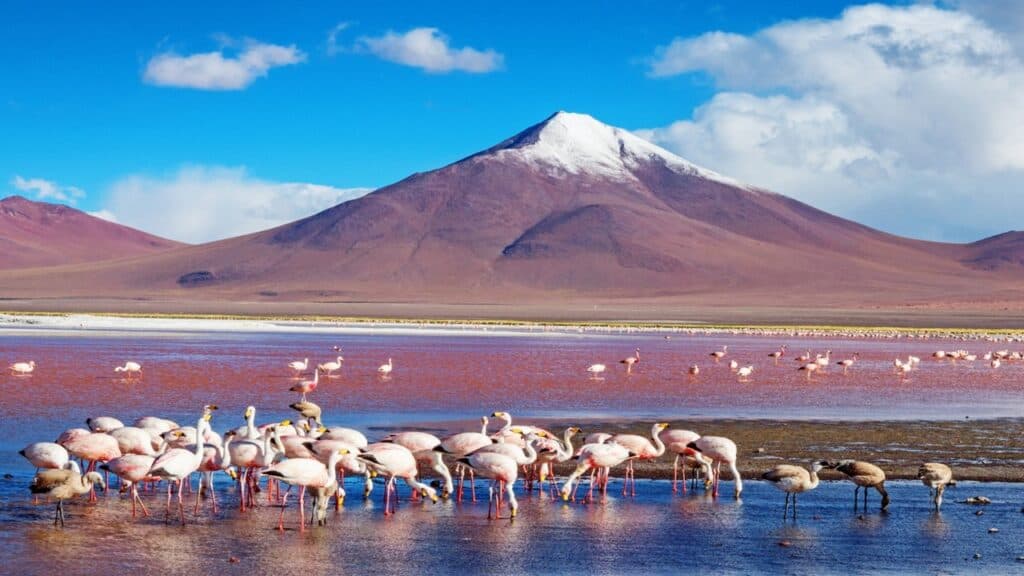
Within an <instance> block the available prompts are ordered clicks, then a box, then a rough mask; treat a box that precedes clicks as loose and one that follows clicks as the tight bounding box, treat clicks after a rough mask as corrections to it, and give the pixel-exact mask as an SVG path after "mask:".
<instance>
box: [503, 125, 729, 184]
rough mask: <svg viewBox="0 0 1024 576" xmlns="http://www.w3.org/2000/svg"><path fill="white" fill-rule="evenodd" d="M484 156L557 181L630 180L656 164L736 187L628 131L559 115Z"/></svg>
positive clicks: (717, 175)
mask: <svg viewBox="0 0 1024 576" xmlns="http://www.w3.org/2000/svg"><path fill="white" fill-rule="evenodd" d="M484 154H493V155H495V156H496V157H498V158H501V159H508V158H516V159H520V160H522V161H525V162H528V163H530V164H534V165H537V166H538V167H542V168H544V169H545V171H546V172H549V173H552V174H556V175H557V174H565V173H568V174H574V175H587V176H595V177H598V176H600V177H610V178H613V179H616V180H623V179H634V178H635V176H634V175H633V171H634V170H635V169H637V168H639V167H640V165H641V164H643V163H647V162H659V163H662V164H664V165H665V166H666V167H668V168H669V169H671V170H673V171H675V172H678V173H680V174H687V175H693V176H700V177H703V178H708V179H710V180H716V181H719V182H724V183H727V184H730V185H734V186H736V185H740V184H739V183H738V182H736V181H735V180H732V179H730V178H727V177H725V176H722V175H720V174H717V173H716V172H713V171H711V170H707V169H705V168H702V167H700V166H697V165H696V164H693V163H691V162H689V161H687V160H684V159H683V158H680V157H679V156H676V155H675V154H673V153H671V152H669V151H668V150H665V149H664V148H662V147H660V146H657V145H655V144H652V143H651V142H648V141H647V140H644V139H643V138H640V137H639V136H636V135H635V134H633V133H631V132H629V131H628V130H623V129H622V128H616V127H614V126H609V125H607V124H604V123H602V122H600V121H598V120H597V119H596V118H594V117H593V116H590V115H588V114H578V113H574V112H558V113H556V114H554V115H552V116H550V117H549V118H548V119H546V120H544V121H543V122H541V123H540V124H537V125H535V126H532V127H530V128H528V129H526V130H525V131H523V132H521V133H519V134H517V135H515V136H513V137H512V138H509V139H508V140H506V141H504V142H502V143H501V144H498V145H497V146H495V147H494V148H491V149H490V150H488V151H486V152H485V153H484Z"/></svg>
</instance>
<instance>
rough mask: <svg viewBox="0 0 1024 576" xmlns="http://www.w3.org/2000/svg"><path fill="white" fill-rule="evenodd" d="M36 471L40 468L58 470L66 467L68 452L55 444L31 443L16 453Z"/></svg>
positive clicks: (68, 458) (68, 457)
mask: <svg viewBox="0 0 1024 576" xmlns="http://www.w3.org/2000/svg"><path fill="white" fill-rule="evenodd" d="M18 454H21V455H22V456H24V457H25V459H26V460H28V461H29V462H30V463H31V464H32V465H33V466H35V467H36V470H37V471H38V470H39V469H40V468H46V469H53V470H59V469H61V468H64V467H65V466H67V464H68V461H69V460H70V456H69V455H68V451H67V450H66V449H65V448H64V447H63V446H61V445H60V444H57V443H56V442H33V443H32V444H29V445H28V446H25V447H24V448H22V449H21V450H19V451H18Z"/></svg>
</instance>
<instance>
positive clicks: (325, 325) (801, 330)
mask: <svg viewBox="0 0 1024 576" xmlns="http://www.w3.org/2000/svg"><path fill="white" fill-rule="evenodd" d="M11 330H18V331H21V332H24V331H29V330H35V331H40V332H65V333H68V332H83V333H84V332H92V333H95V332H97V331H102V332H236V333H243V332H247V333H270V332H273V333H307V334H315V333H323V334H361V333H362V334H365V333H375V334H396V335H397V334H402V335H412V334H421V335H460V334H473V335H481V336H487V335H490V336H516V335H519V336H521V335H530V336H543V335H552V336H562V337H565V336H573V335H587V334H597V335H601V334H616V335H618V334H629V333H650V334H661V335H664V336H666V337H668V338H671V337H672V335H688V334H693V335H709V334H724V335H737V336H744V335H754V336H766V335H775V336H782V337H811V338H813V337H842V338H848V339H857V338H873V339H954V340H975V341H976V340H986V339H987V340H1000V341H1008V340H1016V341H1022V340H1024V330H1011V329H986V328H905V327H894V326H876V327H869V326H860V327H858V326H823V325H770V326H769V325H763V326H745V325H729V324H704V323H700V322H689V323H687V322H625V321H614V322H611V321H609V322H602V321H570V320H564V321H557V322H554V321H552V322H547V321H528V320H507V319H506V320H471V319H461V320H460V319H444V318H402V319H388V318H377V317H328V316H309V317H294V316H272V315H267V316H230V315H214V314H209V315H207V314H196V315H186V314H156V313H153V314H122V313H113V312H111V313H93V314H83V313H63V312H11V311H7V312H0V333H2V332H3V331H11Z"/></svg>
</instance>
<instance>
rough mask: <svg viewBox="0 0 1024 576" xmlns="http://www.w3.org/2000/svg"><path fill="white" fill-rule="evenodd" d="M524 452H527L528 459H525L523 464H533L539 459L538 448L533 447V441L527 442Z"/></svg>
mask: <svg viewBox="0 0 1024 576" xmlns="http://www.w3.org/2000/svg"><path fill="white" fill-rule="evenodd" d="M523 453H525V454H526V460H524V461H523V462H522V464H533V463H534V462H536V461H537V449H536V448H534V447H533V442H531V441H527V442H526V446H525V447H524V448H523Z"/></svg>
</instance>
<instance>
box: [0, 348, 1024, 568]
mask: <svg viewBox="0 0 1024 576" xmlns="http://www.w3.org/2000/svg"><path fill="white" fill-rule="evenodd" d="M726 344H727V345H728V346H729V355H728V356H727V357H726V360H725V361H723V362H722V363H719V364H716V363H714V362H713V361H711V359H710V358H709V357H708V354H709V353H710V352H711V351H713V350H717V349H720V348H721V347H722V346H723V345H726ZM781 344H788V346H789V353H788V355H787V357H784V358H783V359H782V360H780V361H779V363H778V365H776V364H774V363H773V362H772V361H771V360H770V359H769V358H767V354H768V353H769V352H772V351H774V350H776V349H777V348H778V347H779V345H781ZM332 346H340V347H341V348H342V350H343V352H342V354H343V355H344V357H345V363H344V367H343V368H342V369H341V370H340V371H339V373H338V375H337V377H334V378H321V382H320V387H319V389H318V390H317V391H316V392H314V393H313V394H312V395H311V399H313V400H314V401H316V402H317V403H319V404H320V405H321V406H322V407H323V408H324V413H325V417H324V419H325V422H326V423H327V424H328V425H330V424H336V425H346V426H352V427H355V428H360V429H362V430H364V431H365V432H366V433H367V436H368V437H370V439H371V441H372V440H373V439H374V438H376V437H379V436H382V435H383V434H384V433H385V431H388V430H392V429H396V428H401V427H403V426H410V425H417V426H427V427H430V426H431V423H438V426H440V423H445V424H444V425H445V426H446V427H449V428H450V427H452V426H455V427H461V428H463V429H467V430H470V429H478V424H477V419H478V418H479V417H480V416H481V415H484V414H489V413H490V412H492V411H494V410H506V411H509V412H511V413H512V414H513V415H514V416H515V417H516V418H517V419H523V418H525V419H529V418H530V417H536V418H540V417H544V418H551V419H556V420H560V421H564V423H565V424H566V425H568V424H572V423H575V422H576V421H577V420H581V419H593V418H621V419H629V420H644V421H647V420H651V421H653V420H654V419H658V420H674V421H678V420H683V421H686V420H688V419H693V420H695V421H699V420H700V419H705V418H713V417H734V418H747V417H749V418H779V419H793V418H796V419H820V420H829V419H869V420H890V419H925V420H928V419H932V420H948V419H963V418H964V417H965V416H966V417H970V418H992V417H1015V416H1019V415H1020V414H1019V410H1020V407H1021V406H1022V405H1024V386H1021V385H1020V382H1021V381H1022V380H1024V378H1022V377H1024V372H1022V369H1024V366H1022V365H1021V364H1013V363H1009V364H1004V366H1003V367H1001V368H1000V369H999V370H992V369H991V368H990V367H989V366H988V363H987V362H982V361H980V360H979V361H977V362H974V363H968V362H960V363H955V364H954V363H951V362H948V361H934V360H931V359H930V358H927V356H929V355H930V354H931V352H932V350H933V349H938V348H943V347H945V348H947V349H949V348H961V347H963V348H968V349H971V351H972V352H975V353H977V354H979V355H980V354H983V353H984V352H986V351H987V350H989V349H996V347H999V345H997V344H989V343H984V342H971V343H959V342H956V343H952V342H949V341H928V340H873V339H852V340H844V339H839V338H832V339H824V338H818V339H814V338H805V339H800V338H790V337H753V336H727V335H715V336H688V335H675V336H672V338H671V339H666V338H664V336H663V335H661V334H650V333H647V334H645V333H641V334H589V333H588V334H577V333H571V332H567V333H562V334H543V335H541V334H519V335H505V336H502V335H494V334H487V333H465V334H460V333H445V334H441V333H430V332H429V331H424V332H422V333H410V332H395V331H380V332H375V331H372V330H369V331H367V330H360V331H352V332H345V331H339V332H337V333H329V334H328V333H323V332H320V333H279V332H278V333H275V332H267V333H261V332H247V333H238V334H232V333H224V332H217V333H210V332H188V331H166V330H165V331H161V332H133V333H127V332H111V331H103V332H91V331H88V330H83V331H73V332H47V331H38V330H20V329H15V330H6V331H0V347H2V348H0V349H2V359H0V360H2V361H3V362H4V363H5V364H6V363H9V362H13V361H22V360H29V359H31V360H35V361H36V362H37V363H38V368H37V370H36V372H35V373H34V374H33V375H32V376H30V377H20V376H11V375H4V376H3V377H2V385H3V387H4V401H3V402H2V403H0V472H3V473H7V474H9V475H10V477H6V478H4V479H3V480H2V481H0V525H2V526H3V528H4V529H3V530H2V531H0V540H2V546H0V557H2V558H3V559H4V561H5V563H6V564H7V565H9V566H13V565H15V564H16V565H17V566H18V570H17V572H18V573H25V574H32V573H44V572H46V573H66V574H71V573H91V574H96V573H124V572H126V571H129V570H131V571H133V572H142V573H161V574H164V573H166V574H177V573H185V572H188V573H195V574H203V573H211V572H214V571H226V572H225V573H236V572H237V573H243V572H244V573H250V574H251V573H275V574H291V573H297V572H299V571H300V570H301V571H306V570H308V571H310V572H311V573H326V572H332V573H333V572H338V573H341V572H353V573H366V572H368V571H370V570H373V571H375V572H380V573H424V572H434V573H449V572H455V571H460V572H466V571H470V572H482V571H488V572H503V573H513V574H514V573H527V572H533V573H537V572H567V573H601V574H604V573H623V572H627V571H632V570H640V571H641V572H666V573H677V572H680V571H682V570H688V569H692V568H703V569H708V570H710V569H718V570H720V571H724V572H726V573H750V572H773V573H775V572H784V573H807V574H821V573H838V572H843V573H861V572H879V571H882V572H884V571H889V572H900V573H904V572H917V573H933V574H934V573H961V572H978V571H985V572H998V573H1006V572H1011V571H1024V563H1019V562H1018V561H1017V558H1018V557H1019V556H1024V545H1022V543H1024V533H1022V532H1024V514H1022V513H1021V504H1022V501H1024V494H1022V490H1024V489H1022V488H1021V486H1018V485H1014V484H973V483H962V484H961V485H960V486H959V487H958V488H956V489H951V490H950V491H948V492H947V504H946V507H945V508H944V509H943V511H942V513H941V514H934V513H932V512H931V511H930V509H929V502H928V490H927V488H925V487H924V486H921V485H920V484H916V483H906V482H895V483H893V484H892V486H891V488H890V491H891V493H892V495H893V505H892V506H891V508H890V511H889V513H887V514H880V513H879V512H878V511H877V508H876V507H877V500H872V502H873V504H872V506H873V507H872V508H871V509H870V511H869V513H868V514H866V515H864V516H863V517H860V515H859V513H858V514H854V513H853V511H852V510H851V509H850V498H851V492H852V486H851V485H850V484H848V483H845V482H824V483H823V484H822V486H821V487H820V488H818V489H817V490H816V491H814V492H812V493H809V494H807V495H805V496H804V497H802V499H801V517H800V519H799V521H798V522H796V523H795V524H794V523H792V522H788V523H783V522H782V520H781V506H782V501H783V500H782V498H783V496H782V494H781V493H779V492H777V491H776V490H774V488H772V487H771V486H768V485H765V484H762V483H760V482H748V483H747V487H746V491H745V492H744V495H743V499H742V501H741V502H739V503H738V502H736V501H734V500H733V499H732V498H731V487H726V488H724V489H723V495H724V497H723V498H721V499H719V500H717V501H715V500H711V499H710V498H709V497H708V496H706V495H704V493H703V491H699V492H698V493H696V494H689V495H687V496H672V494H671V491H670V489H669V487H668V485H667V484H666V483H663V482H658V481H644V480H641V481H640V487H639V495H638V496H637V498H635V499H633V498H631V499H622V498H619V497H615V496H612V497H611V498H610V499H609V500H608V501H607V502H605V503H597V504H589V505H584V504H578V503H575V504H574V503H569V504H565V503H562V502H556V501H552V500H551V499H550V498H548V497H544V496H540V495H536V494H535V495H533V496H523V497H522V498H521V510H520V517H519V518H517V519H516V521H515V522H514V523H512V522H510V521H509V520H507V519H505V520H499V521H488V520H487V519H486V502H484V503H477V504H471V503H462V504H457V503H453V502H442V503H439V504H436V505H431V504H429V503H427V504H423V503H414V504H410V503H408V502H407V501H406V500H405V499H403V502H402V507H401V508H400V510H399V513H398V514H397V515H396V516H394V517H391V518H385V517H384V516H383V514H382V510H381V503H380V496H381V494H382V491H380V490H378V491H376V492H375V494H374V499H373V500H372V502H371V503H364V502H363V501H362V500H361V498H360V497H359V489H358V487H356V486H355V485H354V484H353V485H352V486H351V487H350V490H349V493H350V497H349V500H348V501H347V502H346V505H345V508H344V509H343V511H342V512H340V513H338V514H337V515H332V516H331V523H330V525H329V526H327V527H326V528H319V529H312V530H310V531H308V532H307V533H305V534H299V533H298V532H296V531H294V530H288V531H285V532H284V533H278V532H277V531H276V530H275V529H274V528H275V526H276V515H277V511H278V509H277V508H274V507H263V508H261V509H258V510H256V511H255V512H249V513H244V514H240V513H239V512H238V511H237V510H236V509H235V508H234V507H232V506H231V504H233V503H235V502H236V497H235V494H234V488H233V486H231V484H230V482H228V479H227V478H226V477H224V476H222V475H221V476H220V479H219V480H218V486H219V487H220V493H221V494H222V500H224V502H225V504H227V506H225V509H224V510H222V511H221V512H220V514H219V515H218V516H216V517H212V516H211V513H210V512H209V511H206V512H203V513H201V514H200V517H199V519H198V521H197V523H196V524H190V525H189V526H186V527H184V528H182V527H180V526H178V525H175V524H170V525H165V524H164V522H163V515H162V508H161V507H160V504H159V502H160V498H159V496H156V495H148V496H146V498H147V501H148V502H150V503H151V506H153V507H154V508H156V511H157V514H156V517H155V518H150V519H144V520H139V521H135V522H133V521H131V520H130V519H129V517H128V510H129V508H128V502H127V501H122V500H121V499H120V498H119V497H118V496H117V494H116V491H111V492H110V493H109V494H108V495H106V496H101V499H100V503H99V504H98V505H88V504H86V503H85V502H84V500H83V501H82V502H76V503H74V504H73V505H71V506H69V512H70V518H69V523H68V527H67V528H65V529H64V530H55V529H53V528H51V526H50V519H51V514H52V507H51V506H50V505H33V504H32V503H31V499H30V497H29V495H28V491H27V485H28V483H29V481H30V479H31V477H32V473H33V469H32V468H31V466H30V465H29V464H28V463H27V462H25V461H24V460H23V459H22V458H21V457H20V456H19V455H18V454H17V450H18V449H20V448H21V447H23V446H24V445H26V444H28V443H29V442H32V441H39V440H53V439H54V438H55V437H56V436H57V435H58V434H59V433H60V432H61V431H63V430H64V429H67V428H71V427H75V426H83V425H84V421H85V419H86V418H87V417H90V416H108V415H109V416H116V417H118V418H120V419H121V420H123V421H125V422H131V421H132V420H134V419H135V418H137V417H139V416H144V415H159V416H163V417H169V418H173V419H176V420H178V421H179V422H181V423H182V424H194V420H195V419H196V417H197V416H198V411H199V410H200V408H201V406H202V405H203V404H206V403H210V402H212V403H216V404H218V405H219V406H220V408H221V409H220V410H219V411H218V412H217V414H216V416H215V417H214V420H213V427H214V428H215V429H217V430H219V431H224V430H227V429H228V428H233V427H235V426H237V425H239V424H242V412H243V411H244V409H245V407H246V406H247V405H249V404H252V405H254V406H256V407H257V410H258V417H257V420H258V421H259V422H268V421H271V420H275V419H280V418H285V417H289V418H290V417H293V416H294V414H293V413H291V411H290V410H289V409H288V408H287V405H288V403H290V402H292V401H294V399H295V396H296V395H295V394H294V393H292V392H288V387H289V386H291V385H292V384H294V383H295V382H296V379H295V378H294V377H293V376H292V375H291V373H290V371H289V370H288V369H287V367H286V365H287V363H288V362H289V361H292V360H301V359H302V358H305V357H309V358H310V360H311V364H313V363H316V362H324V361H327V360H329V359H331V358H332V357H333V356H334V353H333V351H332ZM637 347H639V348H640V349H641V358H642V360H641V362H640V364H639V365H638V366H637V367H635V368H634V370H633V373H632V374H629V375H627V374H626V373H625V370H624V369H623V368H622V367H621V365H619V364H618V363H617V360H619V359H620V358H624V357H626V356H629V355H631V354H632V353H633V350H634V349H635V348H637ZM805 349H810V350H811V351H812V352H814V353H818V352H821V353H824V351H825V350H827V349H831V350H832V352H833V356H832V357H833V362H835V361H837V360H839V359H842V358H846V357H849V356H850V355H852V354H853V353H854V352H857V353H859V354H860V357H859V359H858V361H857V362H856V363H855V364H854V366H853V367H852V368H851V369H850V372H849V374H847V375H843V374H842V370H841V368H839V367H837V366H834V365H833V366H830V367H829V370H828V374H816V375H814V376H813V377H812V378H811V379H810V380H808V379H807V378H806V377H805V376H804V374H803V373H799V372H797V371H796V369H795V368H796V365H797V364H796V363H795V362H794V361H793V360H792V356H795V355H797V354H798V353H799V352H802V351H803V350H805ZM908 354H914V355H917V356H921V357H922V358H924V360H923V362H922V363H921V365H920V368H919V369H918V370H916V371H914V372H912V373H911V374H910V376H909V377H908V378H906V379H901V378H899V377H898V376H896V375H895V374H894V373H893V372H892V360H893V358H894V357H897V356H900V357H903V358H905V357H906V356H907V355H908ZM389 357H391V358H393V359H394V363H395V370H394V373H393V375H392V376H390V377H388V378H381V377H379V376H378V375H377V373H376V368H377V366H378V365H380V364H382V363H384V362H386V361H387V359H388V358H389ZM729 358H736V359H737V360H739V361H740V362H741V364H744V365H746V364H753V365H754V366H755V372H754V374H753V376H752V377H751V378H750V379H749V382H740V381H739V380H738V378H737V377H736V375H735V374H733V373H732V372H731V371H730V369H729V367H728V364H727V360H728V359H729ZM125 360H134V361H137V362H140V363H142V364H143V366H144V376H143V377H142V378H141V380H138V381H130V380H126V379H123V378H120V377H118V375H115V374H114V372H113V367H114V366H115V365H117V364H119V363H123V362H124V361H125ZM595 362H602V363H605V364H607V365H608V372H607V373H606V375H605V376H604V378H602V379H592V378H590V377H589V376H588V375H587V373H586V372H585V369H586V367H587V366H588V365H590V364H592V363H595ZM695 363H696V364H699V365H700V366H701V368H702V371H701V374H700V375H699V376H698V377H696V378H692V377H690V376H688V375H687V374H686V368H687V367H688V366H689V365H691V364H695ZM697 426H699V425H697ZM698 429H699V428H698ZM748 453H749V447H748V448H747V452H745V447H743V446H740V458H741V459H742V458H744V457H745V456H746V455H747V454H748ZM830 457H835V455H830ZM615 476H616V474H615V473H613V477H615ZM355 481H356V480H355V479H350V482H355ZM482 486H483V485H482V484H481V487H482ZM614 491H615V486H614V485H613V487H612V493H614ZM402 494H403V497H404V496H405V495H406V491H405V489H404V487H403V491H402ZM481 494H482V495H483V494H485V492H484V491H483V490H481ZM975 494H983V495H986V496H988V497H990V498H992V500H993V504H991V505H990V506H988V507H985V508H984V515H982V516H976V515H975V512H976V511H977V510H978V508H976V507H973V506H968V505H964V504H957V503H956V502H955V500H963V499H964V498H966V497H967V496H973V495H975ZM873 496H874V495H873ZM295 516H296V512H295V510H294V509H292V510H289V514H288V515H287V516H286V520H290V521H291V527H292V528H294V526H295V522H296V520H295ZM993 527H994V528H998V529H999V532H998V533H989V532H988V530H989V528H993ZM780 542H785V543H786V544H787V545H780ZM976 553H977V554H980V555H981V557H980V558H978V559H975V558H974V555H975V554H976ZM232 557H234V558H236V559H237V560H238V561H237V562H229V559H230V558H232Z"/></svg>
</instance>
